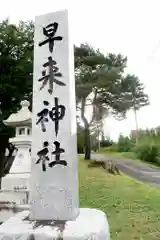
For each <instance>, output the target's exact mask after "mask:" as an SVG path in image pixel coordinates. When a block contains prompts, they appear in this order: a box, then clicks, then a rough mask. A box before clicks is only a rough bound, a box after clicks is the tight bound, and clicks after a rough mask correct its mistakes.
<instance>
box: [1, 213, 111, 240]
mask: <svg viewBox="0 0 160 240" xmlns="http://www.w3.org/2000/svg"><path fill="white" fill-rule="evenodd" d="M2 239H22V240H23V239H25V240H31V239H32V240H37V239H43V240H51V239H52V240H53V239H61V240H62V239H64V240H73V239H74V240H81V239H83V240H91V239H92V240H109V239H110V234H109V225H108V221H107V218H106V216H105V214H104V213H103V212H102V211H100V210H97V209H90V208H81V209H80V214H79V216H78V217H77V219H76V220H75V221H66V222H64V221H30V220H29V211H23V212H20V213H18V214H16V215H15V216H14V217H12V218H10V219H8V220H7V221H6V222H4V223H3V224H2V225H1V226H0V240H2Z"/></svg>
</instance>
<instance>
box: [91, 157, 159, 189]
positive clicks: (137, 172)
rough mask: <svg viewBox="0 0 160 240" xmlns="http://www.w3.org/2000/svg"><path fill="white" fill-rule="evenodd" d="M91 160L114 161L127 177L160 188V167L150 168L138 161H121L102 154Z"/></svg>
mask: <svg viewBox="0 0 160 240" xmlns="http://www.w3.org/2000/svg"><path fill="white" fill-rule="evenodd" d="M91 158H92V159H97V161H101V160H109V159H110V160H112V161H114V162H115V163H116V164H117V166H118V168H119V170H120V171H121V172H123V173H125V174H126V175H128V176H130V177H132V178H135V179H137V180H139V181H142V182H147V183H150V184H152V185H156V186H159V187H160V168H158V167H155V166H148V165H146V164H145V163H144V164H143V163H142V164H141V163H139V162H137V163H136V161H134V160H131V159H128V160H126V159H119V158H115V157H110V156H106V155H102V154H92V156H91Z"/></svg>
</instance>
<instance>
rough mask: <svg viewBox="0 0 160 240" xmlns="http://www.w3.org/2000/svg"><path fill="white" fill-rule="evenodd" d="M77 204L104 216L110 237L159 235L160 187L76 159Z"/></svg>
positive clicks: (128, 238)
mask: <svg viewBox="0 0 160 240" xmlns="http://www.w3.org/2000/svg"><path fill="white" fill-rule="evenodd" d="M79 174H80V206H81V207H90V208H98V209H101V210H102V211H104V212H105V213H106V215H107V217H108V221H109V225H110V231H111V239H112V240H116V239H117V240H133V239H139V240H143V239H144V240H154V239H160V190H159V189H156V188H154V187H151V186H149V185H147V184H143V183H140V182H137V181H135V180H133V179H130V178H128V177H126V176H123V175H122V176H113V175H110V174H108V173H106V172H105V171H104V170H103V169H101V168H88V166H87V162H86V161H84V160H80V161H79Z"/></svg>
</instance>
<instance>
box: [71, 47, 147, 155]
mask: <svg viewBox="0 0 160 240" xmlns="http://www.w3.org/2000/svg"><path fill="white" fill-rule="evenodd" d="M75 59H76V60H75V66H76V72H75V76H76V89H77V102H78V103H79V105H80V106H81V107H80V111H81V118H82V121H83V122H84V126H85V131H84V132H85V158H86V159H90V152H91V151H90V149H91V148H90V130H89V127H90V125H91V124H92V122H93V121H94V120H95V119H96V116H97V113H96V110H97V109H100V107H101V106H103V107H104V106H105V109H106V112H107V114H109V113H111V114H112V115H114V116H116V117H121V118H124V117H125V114H126V112H127V110H129V109H131V108H133V107H134V108H135V107H136V109H139V108H140V107H142V106H145V105H147V104H148V95H146V94H144V87H143V85H142V84H141V83H140V81H139V79H138V77H135V76H131V75H127V76H124V69H125V67H126V65H127V58H126V57H124V56H122V55H121V54H118V55H115V54H111V53H109V54H108V55H107V56H105V55H103V54H102V53H101V52H100V51H99V50H95V49H93V48H92V47H91V46H89V45H88V44H82V45H81V46H80V47H76V48H75ZM91 95H92V97H91ZM88 97H90V100H89V101H88ZM88 102H90V104H91V105H92V106H93V114H92V118H91V121H90V122H89V121H88V120H87V118H86V117H85V110H86V105H88Z"/></svg>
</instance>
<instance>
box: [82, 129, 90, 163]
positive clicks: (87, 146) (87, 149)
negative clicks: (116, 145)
mask: <svg viewBox="0 0 160 240" xmlns="http://www.w3.org/2000/svg"><path fill="white" fill-rule="evenodd" d="M84 134H85V136H84V150H85V152H84V154H85V156H84V159H86V160H87V159H91V141H90V130H89V126H87V125H86V126H85V130H84Z"/></svg>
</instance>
